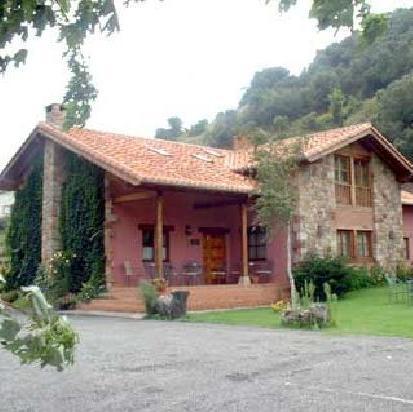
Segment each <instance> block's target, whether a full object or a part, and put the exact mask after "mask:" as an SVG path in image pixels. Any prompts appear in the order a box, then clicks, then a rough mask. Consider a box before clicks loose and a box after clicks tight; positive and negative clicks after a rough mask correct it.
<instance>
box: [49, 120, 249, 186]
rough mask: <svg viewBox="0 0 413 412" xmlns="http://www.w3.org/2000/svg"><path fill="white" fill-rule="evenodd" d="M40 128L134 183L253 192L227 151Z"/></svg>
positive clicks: (106, 134) (158, 140)
mask: <svg viewBox="0 0 413 412" xmlns="http://www.w3.org/2000/svg"><path fill="white" fill-rule="evenodd" d="M41 127H42V129H43V130H45V131H48V132H49V133H52V134H54V136H55V137H56V140H58V141H61V142H65V143H66V144H68V145H69V146H71V147H73V148H76V149H78V151H80V154H92V155H93V157H94V159H95V160H96V161H100V163H101V164H102V165H103V166H104V167H106V168H109V169H110V170H113V171H115V172H116V170H120V171H122V172H123V173H126V174H127V175H128V176H131V177H133V178H134V180H135V183H155V184H161V185H174V186H183V187H195V188H200V189H207V190H218V191H219V190H223V191H233V192H241V193H249V192H251V191H253V190H254V183H253V181H252V180H250V179H247V178H245V177H244V176H242V175H241V174H239V173H236V172H235V171H233V170H232V169H231V168H230V167H229V166H228V159H229V158H231V156H232V151H231V150H222V149H215V148H207V147H204V146H196V145H191V144H188V143H181V142H171V141H167V140H162V139H154V138H142V137H131V136H125V135H120V134H115V133H106V132H100V131H96V130H89V129H71V130H69V131H68V132H67V133H62V132H57V133H56V129H53V128H51V127H50V125H46V124H42V125H41ZM52 129H53V130H52ZM98 163H99V162H98Z"/></svg>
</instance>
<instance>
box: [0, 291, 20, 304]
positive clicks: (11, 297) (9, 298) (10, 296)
mask: <svg viewBox="0 0 413 412" xmlns="http://www.w3.org/2000/svg"><path fill="white" fill-rule="evenodd" d="M18 298H19V292H18V291H17V290H10V291H9V292H3V293H2V294H1V300H3V301H4V302H7V303H13V302H15V301H16V300H17V299H18Z"/></svg>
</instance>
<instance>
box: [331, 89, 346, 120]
mask: <svg viewBox="0 0 413 412" xmlns="http://www.w3.org/2000/svg"><path fill="white" fill-rule="evenodd" d="M328 98H329V100H330V114H331V117H332V120H333V123H334V125H336V126H339V127H341V126H343V121H344V94H343V92H342V91H341V89H340V88H338V87H335V88H334V89H333V91H332V92H331V93H330V94H329V95H328Z"/></svg>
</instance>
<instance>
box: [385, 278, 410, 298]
mask: <svg viewBox="0 0 413 412" xmlns="http://www.w3.org/2000/svg"><path fill="white" fill-rule="evenodd" d="M385 279H386V283H387V289H388V298H389V303H400V302H407V300H408V299H409V296H408V289H407V287H406V284H405V283H402V282H400V281H399V280H398V279H397V278H396V276H391V275H385Z"/></svg>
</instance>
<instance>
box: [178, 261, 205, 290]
mask: <svg viewBox="0 0 413 412" xmlns="http://www.w3.org/2000/svg"><path fill="white" fill-rule="evenodd" d="M202 273H203V268H202V265H201V264H200V263H199V262H197V261H194V260H191V261H188V262H185V263H184V264H183V265H182V277H183V278H184V282H185V283H187V284H188V285H199V284H201V280H202Z"/></svg>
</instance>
